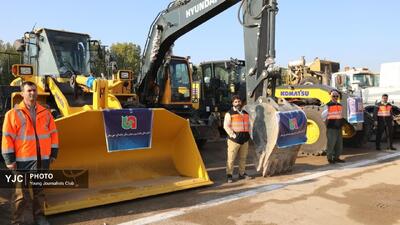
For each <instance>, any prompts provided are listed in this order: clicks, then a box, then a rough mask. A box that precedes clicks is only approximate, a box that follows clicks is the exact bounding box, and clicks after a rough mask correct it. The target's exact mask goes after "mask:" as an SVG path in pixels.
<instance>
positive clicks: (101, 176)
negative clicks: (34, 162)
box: [5, 0, 306, 214]
mask: <svg viewBox="0 0 400 225" xmlns="http://www.w3.org/2000/svg"><path fill="white" fill-rule="evenodd" d="M238 2H241V7H240V8H241V9H242V12H243V16H242V19H241V22H242V24H243V27H244V34H245V52H246V63H247V65H246V87H247V91H246V101H247V106H246V108H247V111H248V112H249V117H250V120H251V131H252V138H253V140H254V142H255V144H256V153H257V156H258V159H259V160H258V161H257V169H258V170H259V171H261V172H262V174H263V175H264V176H269V175H275V174H279V173H282V172H285V171H288V170H290V169H291V168H292V166H293V164H294V163H295V161H296V158H297V154H298V150H299V148H300V146H301V144H302V143H304V142H305V139H306V138H305V132H306V125H305V124H306V117H305V115H304V113H303V112H302V111H301V110H300V108H299V107H297V106H296V105H294V104H290V103H288V102H286V101H285V100H283V99H277V98H275V97H274V96H273V95H268V90H270V89H272V90H274V88H275V84H276V79H277V77H278V76H279V73H277V72H275V70H274V66H273V65H274V62H275V60H274V59H275V41H274V40H275V39H274V38H275V33H274V31H275V16H276V13H277V2H276V1H275V0H270V1H264V0H247V1H239V0H234V1H232V0H186V1H173V2H171V3H170V4H169V5H168V7H167V9H165V10H163V11H162V12H160V14H159V15H158V16H157V18H156V20H155V21H154V23H153V24H152V28H151V30H150V32H149V39H148V41H147V44H146V46H145V48H144V49H145V52H144V58H143V65H142V68H141V73H140V74H139V77H138V83H137V84H136V85H135V86H137V88H138V92H137V95H136V96H137V98H138V99H139V102H140V103H141V104H143V105H146V106H147V105H152V104H153V103H154V99H155V98H154V97H156V96H158V94H159V92H158V90H157V89H158V88H157V85H156V80H157V79H156V78H157V74H158V71H159V70H160V68H161V67H162V65H163V64H165V63H166V61H165V60H166V59H167V58H168V54H167V53H168V52H170V47H171V46H172V44H173V43H174V41H175V40H176V39H177V38H179V37H180V36H182V35H184V34H185V33H187V32H189V31H190V30H192V29H194V28H196V27H197V26H199V25H200V24H202V23H204V22H206V21H207V20H209V19H211V18H213V17H214V16H216V15H218V14H219V13H221V12H222V11H224V10H226V9H228V8H229V7H231V6H233V5H234V4H236V3H238ZM71 35H75V36H76V37H74V38H75V41H74V40H71ZM76 39H79V40H78V41H76ZM23 40H24V41H21V42H20V43H21V46H20V47H21V50H23V52H24V63H25V64H21V65H14V66H13V74H14V75H15V76H17V78H16V80H15V81H13V82H12V83H11V85H10V86H8V87H5V89H14V90H11V91H9V92H11V97H10V103H11V105H14V104H15V103H17V102H18V101H20V100H21V97H20V93H19V91H17V90H16V88H17V86H18V85H19V84H20V83H21V81H23V80H30V81H33V82H35V83H36V84H37V86H38V95H39V101H40V102H41V103H42V104H47V105H49V107H50V108H51V109H52V110H53V111H55V112H58V113H59V114H60V118H58V119H56V125H57V128H58V133H59V136H60V144H59V146H60V151H59V155H58V159H57V161H56V162H55V164H54V165H53V167H52V168H53V169H62V170H65V169H69V170H70V169H76V168H79V169H87V170H88V171H89V188H88V189H48V190H47V189H46V196H47V202H46V214H54V213H60V212H66V211H70V210H76V209H81V208H86V207H92V206H96V205H103V204H108V203H113V202H118V201H125V200H129V199H135V198H139V197H145V196H150V195H156V194H160V193H166V192H171V191H177V190H182V189H187V188H194V187H199V186H203V185H209V184H211V183H212V182H211V181H210V179H209V177H208V174H207V172H206V170H205V168H204V164H203V161H202V159H201V156H200V154H199V152H198V149H197V147H196V145H195V142H194V138H193V135H192V132H191V129H190V126H189V122H188V121H187V120H185V119H183V118H182V117H180V116H177V115H176V114H174V113H172V112H170V111H168V110H165V109H162V108H149V107H146V108H134V109H132V108H131V109H122V104H121V101H120V100H119V98H118V95H117V92H115V93H114V94H113V91H115V90H116V88H117V87H119V88H126V86H125V84H126V83H125V81H124V80H129V79H132V76H133V74H132V73H131V72H130V71H119V72H118V73H117V74H116V76H117V77H118V78H119V79H120V81H119V82H114V81H109V80H105V79H101V78H94V77H90V76H88V75H89V72H90V71H89V67H88V65H89V63H88V62H89V61H88V56H89V54H88V51H87V49H88V48H89V37H88V35H82V34H76V33H70V34H68V35H67V36H66V35H63V33H60V32H57V31H54V30H48V29H41V30H38V31H35V32H28V33H27V34H25V36H24V38H23ZM27 64H30V65H27ZM120 84H121V85H122V87H121V86H120ZM185 92H186V90H184V89H181V90H179V88H178V95H177V96H178V98H181V97H182V96H183V97H185ZM270 93H274V91H272V92H270ZM126 95H128V98H133V99H134V98H135V94H133V93H126ZM119 97H121V96H119ZM124 101H125V100H124ZM110 123H111V125H110ZM120 124H121V126H122V128H123V129H124V130H126V131H123V132H117V133H113V132H112V131H113V130H114V129H117V130H121V129H122V128H121V127H120V126H119V125H120ZM109 125H110V126H109ZM128 130H129V132H130V133H125V132H128ZM142 136H143V137H142ZM114 138H120V139H114ZM119 140H120V141H119ZM127 146H129V147H127Z"/></svg>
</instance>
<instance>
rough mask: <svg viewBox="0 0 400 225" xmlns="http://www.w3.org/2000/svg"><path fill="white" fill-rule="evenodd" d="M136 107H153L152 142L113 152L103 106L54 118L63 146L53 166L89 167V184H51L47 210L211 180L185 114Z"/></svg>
mask: <svg viewBox="0 0 400 225" xmlns="http://www.w3.org/2000/svg"><path fill="white" fill-rule="evenodd" d="M136 110H148V111H152V128H151V138H150V139H149V140H150V145H149V147H148V148H141V149H140V148H139V149H134V150H122V151H111V152H110V150H109V149H108V147H107V146H109V144H110V143H109V142H110V140H108V138H106V136H105V129H107V126H106V125H105V124H106V123H105V122H106V121H105V120H106V119H107V118H106V116H105V115H103V111H101V110H89V111H83V112H80V113H77V114H73V115H71V116H67V117H64V118H61V119H58V120H56V125H57V129H58V133H59V138H60V145H59V146H60V149H59V155H58V158H57V160H56V161H55V162H54V164H53V165H52V166H51V169H52V170H64V171H67V170H72V169H74V170H76V169H84V170H88V188H78V189H72V188H71V189H68V188H62V189H60V188H47V189H46V198H47V200H46V210H45V213H46V215H51V214H56V213H61V212H66V211H72V210H77V209H82V208H88V207H93V206H98V205H105V204H109V203H114V202H120V201H126V200H131V199H136V198H141V197H146V196H151V195H157V194H161V193H167V192H173V191H178V190H183V189H189V188H195V187H200V186H204V185H210V184H212V182H211V181H210V179H209V177H208V174H207V171H206V169H205V166H204V163H203V161H202V158H201V156H200V153H199V151H198V149H197V147H196V143H195V141H194V138H193V135H192V133H191V130H190V126H189V122H188V121H187V120H185V119H182V118H181V117H179V116H177V115H175V114H173V113H171V112H169V111H167V110H165V109H136ZM125 122H126V121H125ZM128 125H129V123H128ZM130 125H131V126H132V124H130ZM124 129H125V128H124ZM107 137H108V136H107Z"/></svg>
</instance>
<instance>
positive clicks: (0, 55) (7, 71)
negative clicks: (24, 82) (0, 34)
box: [0, 40, 20, 85]
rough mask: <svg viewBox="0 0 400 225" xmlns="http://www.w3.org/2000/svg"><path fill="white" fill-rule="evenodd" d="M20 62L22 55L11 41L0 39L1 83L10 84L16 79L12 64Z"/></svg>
mask: <svg viewBox="0 0 400 225" xmlns="http://www.w3.org/2000/svg"><path fill="white" fill-rule="evenodd" d="M17 63H20V56H19V55H18V52H17V51H16V50H15V48H14V47H13V46H12V45H11V44H10V43H8V42H7V43H5V42H4V41H2V40H0V84H1V85H8V84H10V82H11V81H12V80H13V79H14V76H13V75H12V74H11V66H12V65H13V64H17Z"/></svg>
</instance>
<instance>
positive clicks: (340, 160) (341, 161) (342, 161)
mask: <svg viewBox="0 0 400 225" xmlns="http://www.w3.org/2000/svg"><path fill="white" fill-rule="evenodd" d="M335 162H337V163H345V162H346V161H344V160H343V159H339V158H337V159H335Z"/></svg>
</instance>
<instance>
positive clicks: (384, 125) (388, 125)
mask: <svg viewBox="0 0 400 225" xmlns="http://www.w3.org/2000/svg"><path fill="white" fill-rule="evenodd" d="M383 132H385V133H386V138H387V140H388V142H389V143H388V144H389V147H393V125H392V121H385V120H378V128H377V131H376V142H375V143H376V147H377V148H380V147H381V139H382V134H383Z"/></svg>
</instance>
